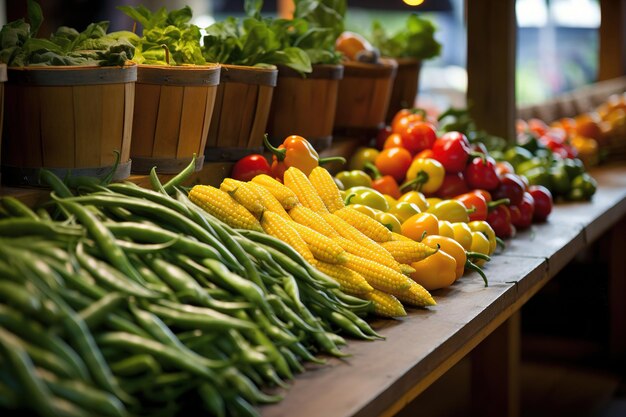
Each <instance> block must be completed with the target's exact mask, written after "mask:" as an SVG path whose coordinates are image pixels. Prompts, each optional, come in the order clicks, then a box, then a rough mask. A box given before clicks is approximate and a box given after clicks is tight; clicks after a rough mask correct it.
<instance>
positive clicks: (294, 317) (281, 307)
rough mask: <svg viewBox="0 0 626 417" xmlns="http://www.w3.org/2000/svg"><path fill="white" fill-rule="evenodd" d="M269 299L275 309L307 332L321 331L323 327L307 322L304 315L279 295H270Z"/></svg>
mask: <svg viewBox="0 0 626 417" xmlns="http://www.w3.org/2000/svg"><path fill="white" fill-rule="evenodd" d="M267 300H268V301H269V303H270V304H274V305H275V306H276V307H274V310H276V311H279V312H280V314H281V315H283V316H284V317H285V318H286V319H287V321H288V322H291V323H292V324H293V325H294V326H296V327H298V328H300V329H302V330H304V331H306V332H321V331H323V329H322V328H321V327H319V326H317V327H313V326H311V325H310V324H309V323H307V322H306V321H305V320H304V319H303V318H302V317H300V316H299V315H298V314H296V312H295V311H293V310H292V309H291V308H290V307H289V306H287V305H286V304H285V303H284V302H283V300H281V299H280V298H279V297H277V296H268V297H267Z"/></svg>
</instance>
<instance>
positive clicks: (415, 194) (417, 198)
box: [398, 191, 428, 211]
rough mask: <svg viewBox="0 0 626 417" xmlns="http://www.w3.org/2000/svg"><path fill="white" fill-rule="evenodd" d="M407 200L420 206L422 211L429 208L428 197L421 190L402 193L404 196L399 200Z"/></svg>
mask: <svg viewBox="0 0 626 417" xmlns="http://www.w3.org/2000/svg"><path fill="white" fill-rule="evenodd" d="M400 201H405V202H407V203H413V204H415V205H417V207H419V208H420V210H421V211H426V210H428V202H427V201H426V197H424V194H422V193H420V192H419V191H409V192H408V193H404V194H402V196H401V197H400V198H399V199H398V202H400Z"/></svg>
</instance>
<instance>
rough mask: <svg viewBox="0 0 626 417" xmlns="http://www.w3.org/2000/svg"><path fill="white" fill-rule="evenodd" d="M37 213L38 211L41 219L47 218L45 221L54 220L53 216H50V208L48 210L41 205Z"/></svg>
mask: <svg viewBox="0 0 626 417" xmlns="http://www.w3.org/2000/svg"><path fill="white" fill-rule="evenodd" d="M36 213H37V216H39V219H41V220H45V221H52V217H51V216H50V213H48V210H46V209H45V208H43V207H39V208H38V209H37V211H36Z"/></svg>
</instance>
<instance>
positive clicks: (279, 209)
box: [247, 181, 291, 220]
mask: <svg viewBox="0 0 626 417" xmlns="http://www.w3.org/2000/svg"><path fill="white" fill-rule="evenodd" d="M247 184H248V185H249V186H250V187H251V188H253V189H254V190H256V192H257V193H259V196H260V197H261V204H263V208H264V209H265V210H269V211H271V212H273V213H276V214H278V215H279V216H280V217H282V218H283V219H285V220H290V219H291V217H289V214H287V212H286V211H285V208H284V207H283V206H282V204H280V202H279V201H278V199H277V198H276V197H274V196H273V195H272V193H270V192H269V191H268V190H267V189H266V188H264V187H262V186H260V185H259V184H257V183H255V182H252V181H250V182H248V183H247Z"/></svg>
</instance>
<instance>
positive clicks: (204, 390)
mask: <svg viewBox="0 0 626 417" xmlns="http://www.w3.org/2000/svg"><path fill="white" fill-rule="evenodd" d="M198 395H199V396H200V399H201V400H202V404H204V408H206V409H207V411H208V412H209V413H210V415H212V416H215V417H225V416H226V406H225V404H224V399H223V398H222V395H221V394H220V392H219V390H218V389H217V388H216V387H215V386H214V385H211V384H209V383H208V382H203V383H201V384H200V385H199V386H198Z"/></svg>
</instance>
